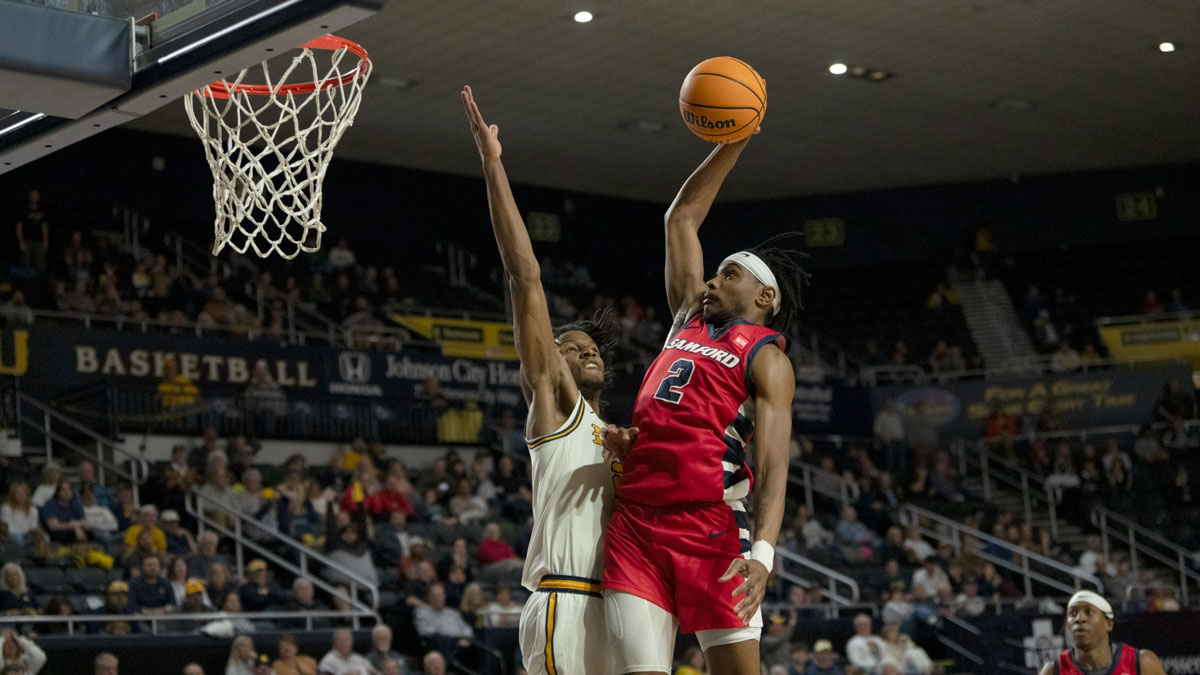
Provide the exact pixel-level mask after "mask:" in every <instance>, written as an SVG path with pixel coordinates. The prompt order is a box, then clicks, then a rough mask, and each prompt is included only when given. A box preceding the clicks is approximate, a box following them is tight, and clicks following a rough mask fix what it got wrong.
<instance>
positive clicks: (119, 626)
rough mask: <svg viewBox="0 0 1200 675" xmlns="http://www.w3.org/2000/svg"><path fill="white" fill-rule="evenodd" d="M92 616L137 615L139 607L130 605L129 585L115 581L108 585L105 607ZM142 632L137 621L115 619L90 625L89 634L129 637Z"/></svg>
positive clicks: (95, 611) (94, 612)
mask: <svg viewBox="0 0 1200 675" xmlns="http://www.w3.org/2000/svg"><path fill="white" fill-rule="evenodd" d="M91 613H92V614H97V615H100V614H136V613H137V607H135V606H132V605H130V603H129V584H127V583H125V582H124V581H113V582H110V583H109V584H108V592H107V593H106V594H105V596H104V605H103V606H102V607H99V608H97V609H96V610H94V611H93V612H91ZM140 631H141V626H140V625H139V624H138V623H137V622H136V621H126V620H124V619H114V620H112V621H106V622H104V623H99V622H97V623H91V624H88V632H89V633H104V634H106V635H128V634H130V633H137V632H140Z"/></svg>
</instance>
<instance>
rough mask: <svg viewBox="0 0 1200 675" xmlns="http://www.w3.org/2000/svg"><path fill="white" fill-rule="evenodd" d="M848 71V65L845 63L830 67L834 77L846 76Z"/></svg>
mask: <svg viewBox="0 0 1200 675" xmlns="http://www.w3.org/2000/svg"><path fill="white" fill-rule="evenodd" d="M847 70H849V68H847V67H846V64H844V63H835V64H833V65H831V66H829V72H831V73H833V74H834V75H845V74H846V71H847Z"/></svg>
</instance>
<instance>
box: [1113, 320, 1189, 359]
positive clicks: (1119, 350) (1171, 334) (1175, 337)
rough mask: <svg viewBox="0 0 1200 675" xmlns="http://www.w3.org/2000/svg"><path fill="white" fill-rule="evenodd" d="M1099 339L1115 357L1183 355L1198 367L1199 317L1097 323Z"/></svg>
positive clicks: (1171, 357) (1176, 356) (1167, 356)
mask: <svg viewBox="0 0 1200 675" xmlns="http://www.w3.org/2000/svg"><path fill="white" fill-rule="evenodd" d="M1099 329H1100V339H1102V340H1104V346H1105V347H1108V354H1109V356H1111V357H1112V358H1114V359H1117V360H1119V361H1125V360H1129V361H1143V360H1152V359H1177V358H1183V359H1186V360H1187V362H1188V363H1190V364H1191V365H1192V368H1193V369H1195V370H1200V317H1198V316H1192V317H1187V318H1179V319H1169V320H1162V321H1139V322H1136V323H1134V322H1131V323H1112V324H1101V325H1100V326H1099Z"/></svg>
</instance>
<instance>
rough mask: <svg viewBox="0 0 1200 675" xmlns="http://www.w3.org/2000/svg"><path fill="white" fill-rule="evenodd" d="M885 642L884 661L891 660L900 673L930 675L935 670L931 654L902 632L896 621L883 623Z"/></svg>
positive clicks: (900, 674)
mask: <svg viewBox="0 0 1200 675" xmlns="http://www.w3.org/2000/svg"><path fill="white" fill-rule="evenodd" d="M881 632H882V634H883V643H884V646H885V648H886V656H884V661H883V662H884V663H885V664H886V663H888V662H891V663H892V664H893V665H894V666H895V667H896V672H897V674H898V675H929V674H930V673H932V672H933V660H932V659H930V658H929V654H928V653H927V652H926V651H925V650H924V649H922V648H921V647H920V645H917V644H916V643H914V642H913V640H912V638H910V637H909V636H907V635H905V634H904V633H901V632H900V626H899V625H897V624H894V623H885V624H883V630H882V631H881Z"/></svg>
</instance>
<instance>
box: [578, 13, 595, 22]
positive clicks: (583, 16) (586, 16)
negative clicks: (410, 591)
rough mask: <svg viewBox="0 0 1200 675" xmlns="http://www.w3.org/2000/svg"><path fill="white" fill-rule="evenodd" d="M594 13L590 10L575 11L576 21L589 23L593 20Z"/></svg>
mask: <svg viewBox="0 0 1200 675" xmlns="http://www.w3.org/2000/svg"><path fill="white" fill-rule="evenodd" d="M592 18H593V17H592V13H591V12H588V11H583V12H575V21H576V23H587V22H589V21H591V20H592Z"/></svg>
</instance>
